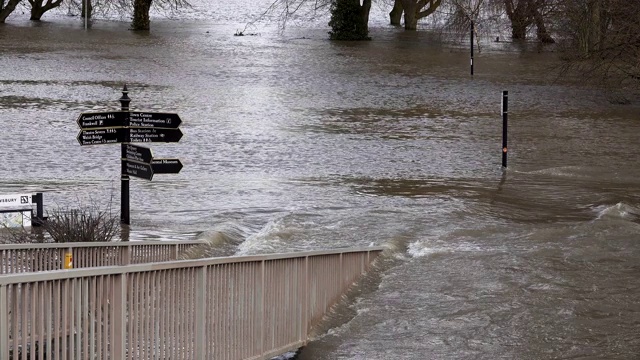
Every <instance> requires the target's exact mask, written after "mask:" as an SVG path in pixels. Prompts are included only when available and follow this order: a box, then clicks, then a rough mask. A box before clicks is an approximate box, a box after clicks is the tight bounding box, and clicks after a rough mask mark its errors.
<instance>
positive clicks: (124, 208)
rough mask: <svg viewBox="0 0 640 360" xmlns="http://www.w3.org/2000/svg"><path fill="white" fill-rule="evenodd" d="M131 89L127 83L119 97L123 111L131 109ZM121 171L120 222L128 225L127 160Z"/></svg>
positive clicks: (126, 126) (125, 124) (124, 147)
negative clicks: (128, 88)
mask: <svg viewBox="0 0 640 360" xmlns="http://www.w3.org/2000/svg"><path fill="white" fill-rule="evenodd" d="M128 94H129V91H128V90H127V85H126V84H125V85H124V88H123V89H122V97H121V98H120V99H119V100H120V104H121V109H120V110H122V111H129V103H130V102H131V99H130V98H129V96H128ZM124 126H125V129H127V128H128V126H129V117H127V119H126V120H125V123H124ZM129 140H130V139H129V131H126V130H125V136H124V141H123V142H122V144H121V145H120V146H121V147H122V153H123V154H124V153H125V152H126V146H127V144H129ZM120 163H121V164H122V165H121V172H120V174H121V175H120V187H121V190H120V222H121V223H123V224H126V225H130V224H131V220H130V218H129V175H128V174H127V169H126V166H127V165H126V162H124V161H121V162H120Z"/></svg>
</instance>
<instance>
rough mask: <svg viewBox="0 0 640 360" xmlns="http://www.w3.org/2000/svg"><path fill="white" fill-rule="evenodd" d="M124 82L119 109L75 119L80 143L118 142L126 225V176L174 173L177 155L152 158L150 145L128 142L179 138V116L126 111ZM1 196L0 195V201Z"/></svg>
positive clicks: (177, 166)
mask: <svg viewBox="0 0 640 360" xmlns="http://www.w3.org/2000/svg"><path fill="white" fill-rule="evenodd" d="M128 93H129V91H128V90H127V85H125V86H124V88H123V89H122V97H121V98H120V99H118V100H119V101H120V111H113V112H88V113H82V114H80V116H79V117H78V119H77V120H76V123H77V124H78V127H80V132H79V133H78V136H77V140H78V142H79V143H80V145H103V144H117V143H119V144H121V160H122V161H121V162H122V165H121V171H120V187H121V194H120V220H121V222H122V223H123V224H127V225H129V224H130V223H131V219H130V216H129V210H130V209H129V177H130V176H133V177H137V178H141V179H146V180H152V179H153V175H154V174H177V173H179V172H180V170H181V169H182V163H181V162H180V160H179V159H154V158H153V153H152V152H151V149H149V148H146V147H142V146H138V145H133V144H131V143H139V142H143V143H152V142H164V143H175V142H179V141H180V139H181V138H182V135H183V134H182V131H180V129H179V127H180V124H182V119H180V116H178V114H176V113H157V112H141V111H129V104H130V102H131V99H130V98H129V95H128ZM1 201H2V199H1V198H0V202H1Z"/></svg>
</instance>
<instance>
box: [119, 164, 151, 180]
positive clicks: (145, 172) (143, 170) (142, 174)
mask: <svg viewBox="0 0 640 360" xmlns="http://www.w3.org/2000/svg"><path fill="white" fill-rule="evenodd" d="M122 170H123V171H124V173H125V174H127V175H129V176H134V177H137V178H141V179H146V180H151V179H153V168H152V167H151V164H148V163H143V162H138V161H133V160H122Z"/></svg>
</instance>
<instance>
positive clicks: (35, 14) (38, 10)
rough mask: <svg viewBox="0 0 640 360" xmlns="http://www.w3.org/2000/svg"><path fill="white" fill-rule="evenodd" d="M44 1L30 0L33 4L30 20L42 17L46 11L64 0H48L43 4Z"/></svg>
mask: <svg viewBox="0 0 640 360" xmlns="http://www.w3.org/2000/svg"><path fill="white" fill-rule="evenodd" d="M42 2H43V0H29V3H30V4H31V18H30V20H36V21H38V20H40V18H42V15H44V13H46V12H47V11H49V10H51V9H53V8H56V7H58V6H60V4H62V0H54V1H53V2H51V0H47V3H46V4H44V5H42Z"/></svg>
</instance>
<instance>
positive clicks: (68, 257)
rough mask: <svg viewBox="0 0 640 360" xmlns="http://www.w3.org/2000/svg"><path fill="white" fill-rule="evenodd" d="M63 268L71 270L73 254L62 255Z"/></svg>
mask: <svg viewBox="0 0 640 360" xmlns="http://www.w3.org/2000/svg"><path fill="white" fill-rule="evenodd" d="M64 268H65V269H73V253H72V252H70V251H69V252H66V253H65V254H64Z"/></svg>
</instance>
